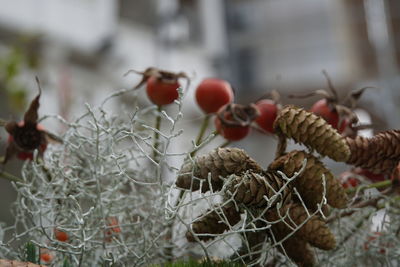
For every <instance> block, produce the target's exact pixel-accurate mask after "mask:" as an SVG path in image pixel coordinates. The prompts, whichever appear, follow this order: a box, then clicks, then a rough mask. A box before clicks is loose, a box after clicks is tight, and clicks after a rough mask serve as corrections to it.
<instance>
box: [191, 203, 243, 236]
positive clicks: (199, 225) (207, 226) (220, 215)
mask: <svg viewBox="0 0 400 267" xmlns="http://www.w3.org/2000/svg"><path fill="white" fill-rule="evenodd" d="M208 212H209V213H208V214H206V215H203V216H200V217H199V219H198V220H196V221H195V222H193V223H192V230H193V232H194V233H195V234H200V235H198V236H197V237H198V238H199V239H200V240H203V241H207V240H210V239H213V238H214V237H213V236H212V235H217V234H222V233H223V232H225V231H226V230H228V229H229V228H230V227H231V226H234V225H235V224H237V223H238V222H239V221H240V213H239V211H237V210H236V207H235V205H233V204H231V203H229V204H226V205H225V206H223V207H215V208H213V209H212V211H211V212H210V211H208ZM202 234H211V235H202ZM186 238H187V240H188V241H189V242H195V241H196V239H195V238H194V236H193V234H192V233H191V232H190V231H188V232H187V233H186Z"/></svg>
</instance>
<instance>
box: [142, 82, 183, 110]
mask: <svg viewBox="0 0 400 267" xmlns="http://www.w3.org/2000/svg"><path fill="white" fill-rule="evenodd" d="M179 87H180V84H179V82H178V81H177V80H163V79H159V78H157V77H156V76H151V77H150V78H149V79H148V80H147V87H146V92H147V96H148V97H149V98H150V100H151V102H153V103H154V104H156V105H158V106H163V105H168V104H171V103H172V102H174V100H176V99H178V97H179V93H178V90H177V89H178V88H179Z"/></svg>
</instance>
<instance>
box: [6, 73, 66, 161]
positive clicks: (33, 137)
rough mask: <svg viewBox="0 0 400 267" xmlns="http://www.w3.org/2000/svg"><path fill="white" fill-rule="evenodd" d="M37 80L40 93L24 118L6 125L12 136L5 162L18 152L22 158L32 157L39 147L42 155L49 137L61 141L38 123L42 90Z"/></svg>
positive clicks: (9, 140)
mask: <svg viewBox="0 0 400 267" xmlns="http://www.w3.org/2000/svg"><path fill="white" fill-rule="evenodd" d="M36 81H37V83H38V88H39V93H38V95H37V96H36V97H35V98H34V99H33V100H32V102H31V104H30V106H29V108H28V110H27V111H26V112H25V114H24V119H23V120H22V121H20V122H16V121H10V122H7V123H6V124H5V125H4V128H5V129H6V131H7V132H8V133H9V134H10V137H9V138H8V146H7V148H6V155H5V157H4V160H3V164H5V163H6V162H7V161H8V160H9V159H10V158H11V157H12V156H14V155H16V154H17V155H18V157H20V158H21V159H32V158H33V151H34V150H35V149H38V150H39V155H40V156H42V155H43V153H44V151H45V150H46V147H47V143H48V139H51V140H54V141H58V142H61V140H60V139H59V138H57V137H55V136H54V135H53V134H50V133H48V132H47V131H45V130H44V128H43V127H42V126H41V125H39V124H38V123H37V121H38V109H39V106H40V103H39V100H40V96H41V92H42V90H41V87H40V82H39V79H38V78H36Z"/></svg>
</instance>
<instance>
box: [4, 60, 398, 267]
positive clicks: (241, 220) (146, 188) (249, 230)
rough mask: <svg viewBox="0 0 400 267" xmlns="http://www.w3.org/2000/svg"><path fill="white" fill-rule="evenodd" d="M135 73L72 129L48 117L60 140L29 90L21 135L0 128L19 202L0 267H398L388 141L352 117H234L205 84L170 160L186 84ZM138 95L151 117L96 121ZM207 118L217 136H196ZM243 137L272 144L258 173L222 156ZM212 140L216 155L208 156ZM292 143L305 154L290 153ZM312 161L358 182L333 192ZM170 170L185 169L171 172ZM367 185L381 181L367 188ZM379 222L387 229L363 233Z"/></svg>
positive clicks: (300, 112) (264, 105) (328, 174)
mask: <svg viewBox="0 0 400 267" xmlns="http://www.w3.org/2000/svg"><path fill="white" fill-rule="evenodd" d="M133 72H136V73H139V74H140V75H142V78H143V79H142V81H141V82H140V83H139V84H138V85H137V86H135V87H134V88H132V89H126V90H120V91H117V92H114V93H113V94H112V95H110V96H109V97H107V98H106V99H105V100H104V101H103V103H102V104H101V105H100V106H99V107H92V106H89V105H86V112H85V113H84V114H82V115H81V116H80V117H79V118H78V119H76V120H75V121H72V122H69V121H66V120H64V119H63V118H61V117H60V116H49V117H47V118H50V117H51V118H53V119H56V120H58V121H59V122H60V123H62V124H64V125H65V126H66V129H67V130H66V131H65V132H63V133H62V134H54V133H51V131H50V130H49V131H48V130H45V129H44V128H43V127H41V126H40V124H38V122H39V121H40V120H39V118H38V112H37V111H38V109H39V106H40V95H41V94H40V92H41V91H40V86H39V94H38V95H37V96H36V97H35V98H34V100H33V101H32V103H31V105H30V107H29V108H28V110H27V111H26V113H25V115H24V118H23V120H22V121H21V122H7V121H1V125H2V126H4V128H5V130H6V131H7V132H8V134H9V136H10V137H9V139H8V140H9V141H8V147H7V149H6V152H5V157H4V158H3V164H5V165H4V168H3V171H2V172H0V177H1V178H4V179H8V180H10V182H12V184H13V186H14V188H15V189H16V191H17V201H16V202H15V203H14V205H13V207H12V210H13V213H14V221H15V222H14V224H13V225H2V226H1V227H0V256H1V258H3V259H2V260H1V261H3V262H4V264H5V263H7V262H8V263H11V262H14V263H17V262H18V261H19V262H21V261H23V262H26V264H27V266H35V264H45V265H50V266H149V265H153V266H154V265H165V264H171V266H172V265H173V264H174V262H176V261H180V260H185V259H190V264H199V265H201V264H204V262H208V263H211V262H212V264H214V266H218V264H220V265H221V266H229V265H231V266H236V265H238V266H241V265H246V266H266V265H268V266H279V265H284V264H296V265H298V266H314V265H317V264H331V265H337V266H344V265H351V264H355V263H364V262H368V263H371V262H373V263H381V262H383V261H385V262H390V263H393V264H395V263H398V261H399V260H398V259H399V258H400V257H398V253H399V251H398V249H397V248H398V247H399V246H398V244H399V238H398V233H399V232H400V231H399V229H400V225H399V223H398V221H399V220H396V216H398V213H399V205H398V201H399V196H398V186H399V181H400V180H399V179H400V176H399V170H400V168H399V165H398V164H399V160H400V152H399V151H400V144H399V140H400V135H399V132H398V131H397V130H389V131H386V132H382V133H379V134H377V135H375V136H374V137H370V138H367V137H362V136H359V135H358V134H357V131H358V128H357V124H356V123H357V119H356V116H354V113H352V112H351V111H352V108H354V105H353V106H349V107H345V108H343V107H338V105H327V106H324V112H323V113H318V112H312V111H307V110H305V109H303V108H300V107H295V106H292V105H282V104H281V103H280V101H279V98H278V97H277V93H276V92H272V93H271V94H270V95H269V98H268V99H259V100H257V101H255V103H249V104H248V105H240V104H237V103H236V101H235V99H234V93H233V91H232V88H231V86H230V85H229V83H228V82H226V81H223V80H220V79H205V80H204V81H203V82H201V83H200V85H199V86H198V87H197V89H196V94H195V95H196V100H197V102H198V104H199V106H200V108H201V109H202V110H203V111H204V120H203V123H202V124H201V126H200V129H199V134H198V136H197V137H196V138H192V140H193V143H192V144H193V145H192V146H191V147H188V148H187V149H186V150H185V151H178V152H177V151H174V149H173V144H174V142H179V140H180V138H182V137H183V135H184V130H183V129H181V127H180V124H179V123H180V121H181V120H182V118H183V116H184V110H183V109H182V103H183V101H184V98H183V96H184V94H185V92H186V90H187V89H189V87H190V83H189V81H190V79H189V77H188V76H187V75H186V74H185V73H183V72H180V73H173V72H170V71H163V70H158V69H156V68H148V69H147V70H145V71H143V72H137V71H133ZM182 79H184V80H186V81H187V82H186V86H185V88H183V87H182V85H181V80H182ZM328 81H329V79H328ZM143 85H145V86H146V90H147V94H148V97H149V99H150V100H151V101H152V103H153V104H154V105H152V106H149V107H146V108H142V109H132V110H126V112H125V113H123V114H121V113H119V114H113V113H112V111H110V110H109V109H108V108H107V104H108V103H109V102H110V101H114V100H115V99H117V98H118V97H121V96H123V95H125V94H131V93H132V92H133V91H135V90H137V89H138V88H140V87H142V86H143ZM329 85H330V88H331V90H333V89H332V88H333V86H332V85H331V83H330V82H329ZM362 91H364V90H362ZM333 92H334V91H333ZM357 92H358V93H355V94H352V95H351V96H352V97H353V98H351V99H354V98H358V97H359V96H360V95H361V93H359V92H360V91H357ZM328 102H329V101H325V103H328ZM352 103H353V102H352ZM166 105H170V106H172V108H169V109H168V112H167V111H166V109H165V108H164V107H165V106H166ZM343 110H345V112H343ZM313 111H314V110H313ZM329 112H330V113H331V114H329ZM324 114H325V115H326V114H329V115H332V114H333V115H332V116H334V117H335V123H332V122H331V121H329V120H328V119H324V116H323V115H324ZM149 118H151V119H149ZM211 118H214V126H215V130H213V131H212V132H211V134H207V128H210V127H212V126H213V124H212V123H210V119H211ZM343 121H345V122H346V123H345V124H343V123H342V122H343ZM343 127H345V128H346V127H347V128H349V129H347V130H348V131H346V129H342V128H343ZM252 129H257V130H258V131H261V132H263V133H265V134H266V137H265V138H275V139H276V140H278V143H277V146H276V148H275V149H273V148H272V149H271V151H269V152H268V153H275V159H274V160H273V161H272V162H269V163H268V164H267V165H266V166H263V165H262V164H261V163H259V162H257V161H255V160H254V159H252V158H251V157H250V156H249V155H248V153H247V152H246V151H244V150H242V149H239V148H236V147H234V146H232V145H231V142H232V141H236V140H240V139H242V138H249V136H251V135H249V134H250V131H251V130H252ZM349 133H351V134H349ZM217 135H220V136H222V137H224V138H225V139H226V140H227V142H226V143H224V144H222V145H221V146H219V147H214V148H212V149H210V150H208V151H205V150H206V149H205V148H209V146H206V145H207V144H208V143H209V142H210V141H211V140H212V139H213V138H215V136H217ZM291 140H292V141H294V142H296V143H299V144H300V145H302V146H303V148H304V149H303V150H288V146H287V143H288V142H291ZM274 150H275V151H274ZM13 156H17V157H18V158H20V159H22V160H25V163H24V166H23V168H22V170H21V175H20V177H16V176H13V175H11V174H9V173H7V172H6V163H7V162H8V161H9V160H12V158H13ZM323 157H327V158H330V159H332V160H334V161H336V162H342V163H343V164H347V165H348V167H349V171H348V173H351V174H353V173H354V175H356V176H357V179H359V180H357V181H358V182H357V183H347V181H344V180H342V179H340V178H338V177H337V176H339V175H338V174H334V173H333V172H332V171H331V170H330V169H329V168H328V167H327V166H326V165H325V164H324V162H323V161H322V158H323ZM174 158H180V159H181V162H183V163H182V164H181V163H179V165H174V162H176V161H172V160H171V159H174ZM354 167H358V168H362V169H363V170H364V172H358V173H355V172H353V170H355V169H354ZM367 171H368V172H369V173H372V174H375V175H383V176H384V180H383V181H378V182H374V181H372V180H371V179H369V177H368V175H367ZM378 211H380V212H384V214H385V216H384V217H383V219H381V221H380V223H379V225H380V226H381V228H380V229H378V230H373V229H372V225H373V224H372V218H373V217H374V216H375V215H376V214H377V212H378ZM389 218H390V219H389ZM193 259H194V262H195V263H194V262H193ZM28 262H29V263H28ZM29 264H30V265H29ZM176 264H182V266H184V263H176ZM187 264H189V263H187ZM36 266H37V265H36ZM177 266H178V265H177ZM179 266H181V265H179ZM188 266H189V265H188ZM190 266H192V265H190Z"/></svg>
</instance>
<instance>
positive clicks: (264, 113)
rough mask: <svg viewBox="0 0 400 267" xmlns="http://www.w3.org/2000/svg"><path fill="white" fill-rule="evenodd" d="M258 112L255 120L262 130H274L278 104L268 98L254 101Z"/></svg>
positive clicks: (271, 131) (270, 131)
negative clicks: (258, 114)
mask: <svg viewBox="0 0 400 267" xmlns="http://www.w3.org/2000/svg"><path fill="white" fill-rule="evenodd" d="M256 106H257V108H258V110H259V112H260V116H258V117H257V119H256V122H257V124H258V126H260V127H261V128H262V129H263V130H265V131H266V132H269V133H273V132H274V128H273V124H274V122H275V119H276V117H277V115H278V106H277V104H276V103H275V101H273V100H270V99H262V100H260V101H258V102H257V103H256Z"/></svg>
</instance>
